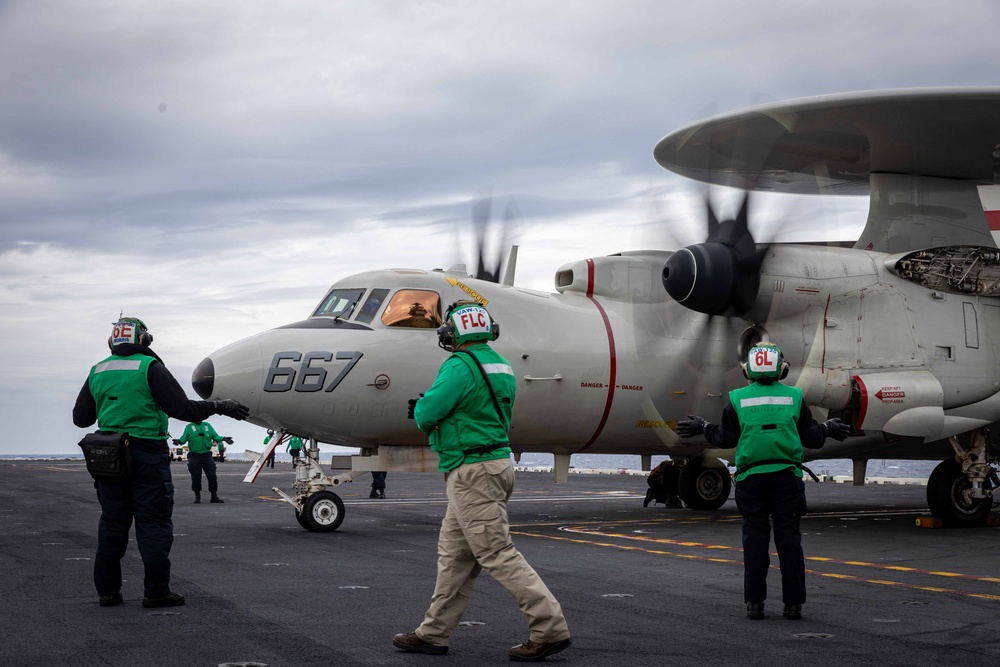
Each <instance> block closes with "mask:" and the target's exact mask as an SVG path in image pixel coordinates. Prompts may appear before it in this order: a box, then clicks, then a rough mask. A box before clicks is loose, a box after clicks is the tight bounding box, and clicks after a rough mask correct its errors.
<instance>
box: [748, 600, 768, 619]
mask: <svg viewBox="0 0 1000 667" xmlns="http://www.w3.org/2000/svg"><path fill="white" fill-rule="evenodd" d="M747 618H749V619H750V620H751V621H759V620H761V619H762V618H764V603H763V602H747Z"/></svg>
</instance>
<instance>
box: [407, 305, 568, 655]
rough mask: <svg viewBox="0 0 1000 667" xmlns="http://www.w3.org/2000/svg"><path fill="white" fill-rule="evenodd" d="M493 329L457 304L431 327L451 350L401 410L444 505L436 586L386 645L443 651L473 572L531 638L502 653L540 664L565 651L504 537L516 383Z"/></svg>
mask: <svg viewBox="0 0 1000 667" xmlns="http://www.w3.org/2000/svg"><path fill="white" fill-rule="evenodd" d="M499 333H500V329H499V326H497V324H496V323H495V322H493V320H492V319H491V318H490V315H489V313H488V312H487V311H486V309H485V308H483V307H482V306H481V305H479V304H478V303H476V302H470V301H459V302H457V303H455V304H452V306H451V307H450V308H449V309H448V312H447V314H446V315H445V318H444V325H443V326H442V327H441V328H439V329H438V339H439V343H438V344H439V345H440V346H441V347H442V348H444V349H445V350H447V351H449V352H453V354H451V355H450V356H449V357H448V358H447V359H445V361H444V363H442V364H441V368H440V370H439V371H438V376H437V379H435V380H434V384H433V385H432V386H431V388H430V389H428V390H427V392H426V394H424V395H423V396H422V397H421V398H420V399H411V400H410V413H409V416H410V417H413V418H414V419H416V422H417V426H418V427H419V428H420V430H422V431H424V432H425V433H427V434H428V435H429V436H430V446H431V449H433V450H434V451H435V452H436V453H437V455H438V469H439V470H441V472H443V473H444V474H445V481H446V485H447V493H448V508H447V510H446V511H445V516H444V520H443V521H442V523H441V532H440V533H439V536H438V571H437V582H436V584H435V586H434V595H433V597H432V598H431V606H430V608H429V609H428V610H427V612H426V613H425V615H424V620H423V623H421V624H420V626H419V627H418V628H417V629H416V630H415V631H413V632H406V633H402V634H398V635H396V636H395V637H393V640H392V643H393V645H395V646H396V647H397V648H401V649H403V650H404V651H409V652H411V653H429V654H433V655H441V654H443V653H446V652H447V651H448V638H449V637H450V636H451V634H452V633H453V632H454V631H455V628H457V627H458V623H459V621H460V620H461V619H462V613H463V612H464V611H465V608H466V606H467V605H468V603H469V596H470V595H471V594H472V589H473V587H474V586H475V583H476V577H478V576H479V573H480V571H482V570H486V571H487V572H488V573H489V574H490V576H492V577H493V578H494V579H496V580H497V582H499V583H500V584H501V585H502V586H503V587H504V588H506V589H507V590H508V591H510V593H511V594H512V595H513V596H514V599H516V600H517V604H518V607H519V608H520V609H521V612H522V613H524V615H525V617H527V619H528V626H529V629H530V637H529V639H528V641H527V642H525V643H524V644H519V645H518V646H515V647H513V648H512V649H510V659H511V660H515V661H536V660H543V659H544V658H545V657H546V656H549V655H552V654H553V653H557V652H559V651H562V650H563V649H565V648H567V647H568V646H569V644H570V635H569V628H568V627H567V625H566V618H565V617H564V616H563V612H562V609H561V607H560V606H559V602H558V601H556V599H555V597H554V596H553V595H552V593H551V592H550V591H549V589H548V588H547V587H546V586H545V583H544V582H543V581H542V579H541V577H539V576H538V574H537V573H536V572H535V571H534V569H532V567H531V566H530V565H529V564H528V562H527V561H526V560H525V559H524V556H522V555H521V553H520V552H519V551H518V550H517V548H516V547H515V546H514V543H513V542H512V541H511V539H510V525H509V523H508V520H507V500H508V498H510V494H511V493H512V492H513V490H514V468H513V465H512V464H511V460H510V454H511V450H510V446H509V443H508V440H507V430H508V428H509V427H510V418H511V410H512V408H513V405H514V393H515V389H516V384H517V383H516V379H515V377H514V370H513V368H511V365H510V363H509V362H508V361H507V360H506V359H504V358H503V357H502V356H500V355H499V354H497V352H495V351H494V350H492V349H491V348H490V346H489V345H488V344H487V343H488V342H489V341H493V340H496V339H497V337H498V336H499Z"/></svg>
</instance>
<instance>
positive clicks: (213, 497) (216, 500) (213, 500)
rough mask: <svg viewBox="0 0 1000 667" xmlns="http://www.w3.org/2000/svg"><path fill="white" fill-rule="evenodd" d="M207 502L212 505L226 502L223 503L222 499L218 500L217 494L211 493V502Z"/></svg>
mask: <svg viewBox="0 0 1000 667" xmlns="http://www.w3.org/2000/svg"><path fill="white" fill-rule="evenodd" d="M209 502H212V503H224V502H226V501H224V500H223V499H222V498H220V497H219V494H217V493H213V494H212V500H210V501H209Z"/></svg>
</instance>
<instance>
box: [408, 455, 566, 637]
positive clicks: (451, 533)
mask: <svg viewBox="0 0 1000 667" xmlns="http://www.w3.org/2000/svg"><path fill="white" fill-rule="evenodd" d="M447 487H448V510H447V511H446V512H445V515H444V520H443V521H442V522H441V533H440V535H439V537H438V571H437V583H436V584H435V585H434V596H433V597H432V598H431V606H430V608H429V609H428V610H427V613H426V614H425V615H424V622H423V623H421V624H420V627H418V628H417V629H416V634H417V636H418V637H420V638H421V639H423V640H424V641H425V642H428V643H431V644H435V645H437V646H447V645H448V637H449V636H450V635H451V633H452V632H454V631H455V628H456V627H458V622H459V621H460V620H461V619H462V614H463V613H464V612H465V608H466V607H467V606H468V604H469V596H470V595H472V589H473V587H475V585H476V577H478V576H479V572H480V571H482V570H486V571H487V572H488V573H489V575H490V576H491V577H493V578H494V579H496V580H497V582H498V583H499V584H500V585H501V586H503V587H504V588H506V589H507V590H508V591H510V594H511V595H513V596H514V599H515V600H517V606H518V607H519V608H520V609H521V612H522V613H523V614H524V615H525V617H526V618H527V619H528V629H529V632H530V635H529V638H530V639H531V641H535V642H543V643H552V642H558V641H562V640H564V639H567V638H569V628H568V626H567V625H566V618H565V617H564V616H563V613H562V608H561V607H560V606H559V602H558V601H557V600H556V599H555V597H554V596H553V595H552V593H551V592H549V589H548V587H547V586H546V585H545V582H543V581H542V579H541V577H539V576H538V574H537V573H536V572H535V570H534V569H532V567H531V566H530V565H528V561H526V560H525V559H524V556H522V555H521V553H520V552H519V551H518V550H517V548H516V547H515V546H514V543H513V542H512V541H511V539H510V524H509V522H508V519H507V499H508V498H510V494H511V493H512V492H513V491H514V467H513V466H512V465H511V462H510V459H497V460H494V461H483V462H480V463H468V464H462V465H460V466H459V467H457V468H455V469H454V470H452V471H450V472H448V473H447Z"/></svg>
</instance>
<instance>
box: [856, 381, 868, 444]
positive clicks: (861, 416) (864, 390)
mask: <svg viewBox="0 0 1000 667" xmlns="http://www.w3.org/2000/svg"><path fill="white" fill-rule="evenodd" d="M854 380H855V382H857V383H858V389H860V390H861V410H860V411H859V412H858V421H857V423H856V424H855V425H854V430H855V431H860V430H861V425H862V424H864V423H865V415H866V414H867V413H868V387H866V386H865V383H864V382H862V381H861V378H859V377H858V376H857V375H855V376H854Z"/></svg>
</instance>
